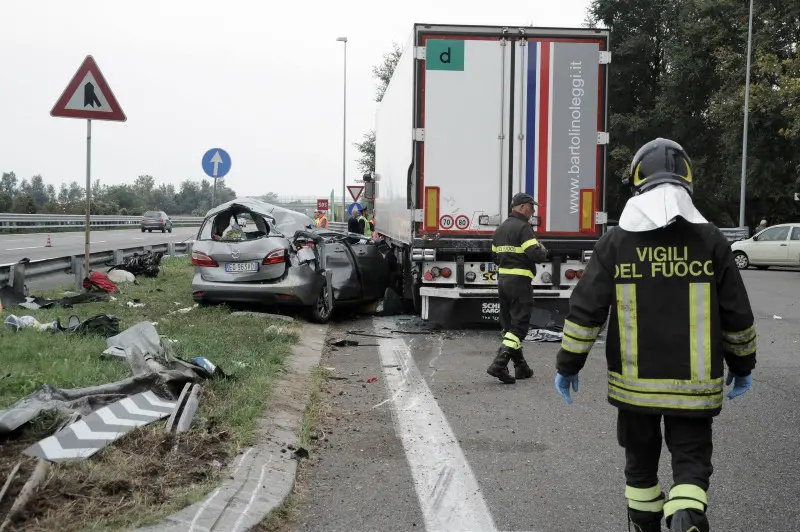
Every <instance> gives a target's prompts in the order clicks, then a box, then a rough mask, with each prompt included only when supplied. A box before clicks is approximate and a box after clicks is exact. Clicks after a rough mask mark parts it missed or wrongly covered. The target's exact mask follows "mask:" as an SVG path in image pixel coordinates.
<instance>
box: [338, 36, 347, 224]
mask: <svg viewBox="0 0 800 532" xmlns="http://www.w3.org/2000/svg"><path fill="white" fill-rule="evenodd" d="M336 40H337V41H338V42H343V43H344V69H343V72H342V74H343V76H342V77H343V79H344V86H343V89H342V221H343V222H344V221H346V220H347V216H346V215H345V211H346V207H345V203H346V200H345V195H344V193H345V176H346V174H347V172H346V170H345V168H346V166H347V37H338V38H337V39H336Z"/></svg>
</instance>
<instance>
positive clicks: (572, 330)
mask: <svg viewBox="0 0 800 532" xmlns="http://www.w3.org/2000/svg"><path fill="white" fill-rule="evenodd" d="M563 332H564V334H565V335H569V336H571V337H572V338H575V339H576V340H596V339H597V336H598V335H599V334H600V327H584V326H583V325H578V324H577V323H575V322H574V321H570V320H564V330H563Z"/></svg>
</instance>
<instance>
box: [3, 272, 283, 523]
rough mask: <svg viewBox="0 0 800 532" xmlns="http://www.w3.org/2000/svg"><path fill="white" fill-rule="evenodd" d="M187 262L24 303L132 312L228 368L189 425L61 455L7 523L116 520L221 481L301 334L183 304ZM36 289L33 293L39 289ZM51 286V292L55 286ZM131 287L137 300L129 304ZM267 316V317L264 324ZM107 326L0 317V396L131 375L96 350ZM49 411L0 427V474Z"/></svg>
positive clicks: (188, 351)
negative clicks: (136, 278) (82, 330)
mask: <svg viewBox="0 0 800 532" xmlns="http://www.w3.org/2000/svg"><path fill="white" fill-rule="evenodd" d="M191 275H192V267H191V265H190V264H189V262H188V259H186V258H175V259H168V260H165V261H164V262H162V272H161V274H160V275H159V277H158V278H156V279H142V280H140V282H141V285H139V286H136V285H129V286H127V287H124V286H123V287H121V289H122V290H123V293H122V294H115V297H116V301H110V302H107V303H89V304H85V305H76V306H75V307H74V308H73V309H46V310H44V309H43V310H38V311H27V310H24V309H14V310H13V311H11V309H6V310H5V311H4V313H3V314H2V316H3V319H4V318H5V316H7V315H8V314H10V313H11V312H13V313H15V314H17V315H18V316H21V315H26V314H29V315H33V316H35V317H36V319H37V320H39V321H40V322H42V323H46V322H49V321H52V320H55V319H56V318H60V320H61V323H62V324H65V323H66V321H67V319H68V317H69V315H70V314H77V315H78V316H79V317H80V318H81V320H83V319H86V318H88V317H90V316H94V315H98V314H114V315H116V316H118V317H119V318H120V328H121V329H122V330H124V329H126V328H128V327H130V326H132V325H135V324H136V323H138V322H141V321H151V322H155V323H157V325H156V328H157V330H158V331H159V334H161V335H162V336H165V337H167V338H170V339H172V340H175V341H177V354H178V356H180V357H181V358H184V359H189V358H192V357H195V356H205V357H207V358H208V359H209V360H211V361H212V362H214V363H215V364H217V365H218V366H220V367H221V368H222V369H223V370H224V371H225V373H226V374H227V375H228V376H229V377H228V378H227V379H222V380H213V381H205V382H201V386H202V390H203V391H202V394H201V398H200V409H199V411H198V414H197V416H196V417H195V420H194V422H193V425H192V429H191V430H190V432H189V433H187V434H186V435H182V436H180V437H178V438H176V437H175V436H170V435H168V434H165V433H164V432H163V422H160V423H156V424H153V425H151V426H150V427H147V428H144V429H142V430H137V431H134V432H132V433H130V434H128V435H126V436H125V437H123V438H121V439H120V440H117V441H116V442H115V443H112V444H111V445H109V446H107V447H106V448H105V449H103V450H102V451H101V452H99V453H98V454H96V455H95V456H94V457H92V458H91V459H89V460H85V461H82V462H72V463H64V464H58V465H56V466H54V467H53V468H52V469H51V472H50V474H49V476H48V479H47V480H46V482H45V483H44V485H43V486H42V488H40V490H39V492H38V493H37V495H36V498H35V499H34V500H32V501H31V502H30V503H29V505H28V509H27V513H26V514H25V515H24V516H23V517H24V519H23V520H22V521H21V522H18V523H15V527H16V528H12V530H44V531H47V530H58V531H60V532H64V531H72V530H119V529H126V528H129V527H132V526H137V525H141V524H147V523H151V522H155V521H157V520H158V519H159V518H161V517H163V516H165V515H167V514H169V513H170V512H172V511H174V510H176V509H178V508H180V507H182V506H184V505H186V504H188V503H191V502H194V501H196V500H199V499H200V498H201V497H202V496H203V495H204V494H205V493H207V492H208V491H210V489H212V487H213V486H215V485H216V484H218V482H219V477H220V475H221V472H222V471H223V470H224V466H225V465H226V463H227V461H228V460H230V459H232V458H233V457H234V456H235V454H236V452H237V451H238V449H239V448H241V447H242V446H245V445H249V444H250V443H252V440H253V429H254V428H255V425H256V423H257V421H258V419H259V417H260V416H261V415H262V413H263V410H264V407H265V405H266V404H267V401H268V400H269V397H270V391H271V389H272V386H273V383H274V382H275V380H276V379H277V378H279V377H280V374H281V372H282V369H283V365H284V359H285V358H286V356H287V355H288V354H289V353H290V352H291V347H292V345H294V343H296V342H297V339H298V328H297V326H294V325H292V324H288V325H287V324H286V323H285V322H283V321H279V322H273V321H272V320H268V319H264V318H259V317H250V316H231V315H230V310H229V309H227V308H226V307H212V308H203V307H199V308H193V309H192V310H191V311H190V312H187V313H185V314H184V313H174V314H170V313H171V312H173V311H175V310H177V309H180V308H186V307H191V306H192V305H193V302H192V300H191V289H190V283H191ZM37 295H38V294H37ZM52 295H57V294H52ZM134 299H136V300H140V301H141V302H142V303H144V304H145V306H144V307H143V308H130V307H128V305H127V303H128V302H129V301H133V300H134ZM271 325H275V327H271ZM105 348H106V342H105V339H104V338H100V337H81V336H77V335H72V334H66V333H61V334H57V335H51V334H50V333H48V332H40V331H37V330H32V329H26V330H23V331H20V332H18V333H15V332H13V331H12V330H11V329H10V328H7V327H6V326H0V368H2V369H0V408H5V407H7V406H8V405H10V404H11V403H13V402H15V401H17V400H18V399H20V398H22V397H24V396H25V395H27V394H29V393H31V392H33V391H34V390H36V389H37V388H39V387H40V386H41V385H42V384H50V385H53V386H55V387H61V388H72V387H80V386H87V385H95V384H102V383H106V382H110V381H114V380H118V379H122V378H125V377H127V376H129V375H130V370H129V368H128V366H127V364H125V363H124V362H122V361H117V360H102V359H100V357H99V355H100V353H101V352H102V351H103V350H104V349H105ZM56 424H57V421H56V420H54V419H48V418H47V417H46V416H45V417H44V418H43V419H41V420H39V421H37V422H36V423H31V424H29V426H27V427H25V428H24V429H23V430H19V431H17V432H18V433H17V434H14V435H13V437H12V438H10V439H8V440H5V441H3V440H2V439H0V448H2V453H0V484H2V482H4V480H5V478H6V476H7V475H8V473H9V472H10V471H11V469H12V467H13V466H14V464H15V463H17V461H18V460H20V459H22V456H23V455H21V451H22V450H23V449H25V447H27V446H28V445H30V444H31V443H34V442H35V441H38V440H39V439H41V438H42V437H44V436H46V435H49V434H51V433H52V431H53V429H54V427H55V425H56ZM34 465H35V464H34V463H33V461H32V460H27V461H26V462H25V464H24V465H23V468H22V469H21V471H22V473H23V474H22V475H21V476H20V477H18V480H17V481H16V482H15V483H14V485H13V486H12V488H11V490H10V492H9V494H7V495H6V497H5V498H4V500H3V501H2V503H0V516H4V515H5V514H6V512H7V511H8V509H9V508H10V506H11V504H12V502H13V500H14V496H15V495H16V493H17V492H18V491H19V489H21V487H22V484H23V483H24V480H25V479H26V478H27V476H28V474H29V473H30V471H32V469H33V466H34Z"/></svg>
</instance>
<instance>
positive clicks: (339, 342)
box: [328, 338, 358, 347]
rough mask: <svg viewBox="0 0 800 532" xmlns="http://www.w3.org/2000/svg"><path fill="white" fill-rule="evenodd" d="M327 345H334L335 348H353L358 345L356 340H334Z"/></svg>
mask: <svg viewBox="0 0 800 532" xmlns="http://www.w3.org/2000/svg"><path fill="white" fill-rule="evenodd" d="M328 345H335V346H336V347H345V346H354V345H358V340H348V339H347V338H334V339H332V340H330V341H329V342H328Z"/></svg>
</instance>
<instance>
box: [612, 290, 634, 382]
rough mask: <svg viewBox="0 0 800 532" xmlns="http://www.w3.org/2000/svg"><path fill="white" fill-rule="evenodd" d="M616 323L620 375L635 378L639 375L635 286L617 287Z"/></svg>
mask: <svg viewBox="0 0 800 532" xmlns="http://www.w3.org/2000/svg"><path fill="white" fill-rule="evenodd" d="M617 322H618V325H619V347H620V351H621V353H620V354H621V355H622V374H623V375H625V376H627V377H636V376H637V375H638V373H639V368H638V363H639V345H638V344H639V337H638V333H637V329H638V325H637V319H636V285H634V284H618V285H617Z"/></svg>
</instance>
